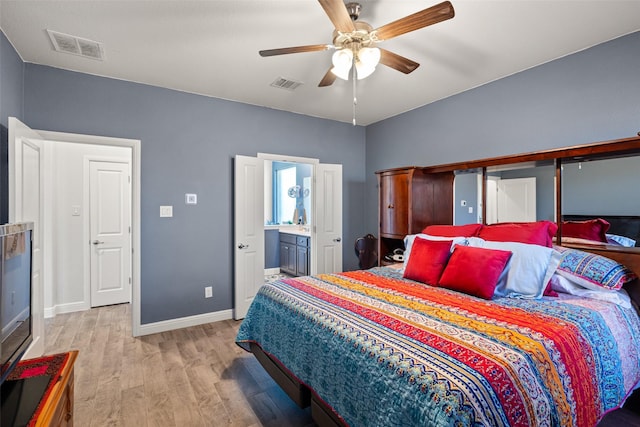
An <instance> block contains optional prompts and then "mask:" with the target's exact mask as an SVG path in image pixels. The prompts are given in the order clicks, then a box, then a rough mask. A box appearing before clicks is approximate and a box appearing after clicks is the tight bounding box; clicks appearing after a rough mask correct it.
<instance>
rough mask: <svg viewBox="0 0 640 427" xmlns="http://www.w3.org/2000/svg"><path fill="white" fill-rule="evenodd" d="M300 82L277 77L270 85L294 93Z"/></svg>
mask: <svg viewBox="0 0 640 427" xmlns="http://www.w3.org/2000/svg"><path fill="white" fill-rule="evenodd" d="M301 84H302V82H297V81H295V80H289V79H285V78H284V77H278V78H277V79H275V80H274V81H273V83H271V86H273V87H279V88H280V89H286V90H291V91H294V90H296V88H297V87H298V86H300V85H301Z"/></svg>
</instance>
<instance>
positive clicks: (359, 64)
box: [356, 47, 380, 80]
mask: <svg viewBox="0 0 640 427" xmlns="http://www.w3.org/2000/svg"><path fill="white" fill-rule="evenodd" d="M357 56H358V59H357V60H356V72H357V75H358V80H362V79H364V78H367V77H369V76H370V75H371V74H372V73H373V72H374V71H375V69H376V65H378V63H379V62H380V49H378V48H377V47H363V48H362V49H360V50H359V51H358V55H357Z"/></svg>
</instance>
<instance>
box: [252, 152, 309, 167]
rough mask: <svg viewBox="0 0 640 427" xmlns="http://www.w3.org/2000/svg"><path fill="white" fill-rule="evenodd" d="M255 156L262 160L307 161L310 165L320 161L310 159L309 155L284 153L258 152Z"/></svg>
mask: <svg viewBox="0 0 640 427" xmlns="http://www.w3.org/2000/svg"><path fill="white" fill-rule="evenodd" d="M257 157H258V158H259V159H263V160H271V161H272V162H293V163H309V164H312V165H317V164H318V163H320V160H319V159H312V158H311V157H295V156H287V155H285V154H269V153H258V156H257Z"/></svg>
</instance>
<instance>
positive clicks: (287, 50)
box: [258, 44, 333, 56]
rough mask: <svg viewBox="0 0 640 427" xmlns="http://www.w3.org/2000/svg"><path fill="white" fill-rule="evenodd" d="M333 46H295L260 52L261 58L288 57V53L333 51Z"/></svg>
mask: <svg viewBox="0 0 640 427" xmlns="http://www.w3.org/2000/svg"><path fill="white" fill-rule="evenodd" d="M332 48H333V45H330V44H311V45H308V46H294V47H281V48H279V49H267V50H261V51H260V52H258V53H259V54H260V56H275V55H286V54H288V53H302V52H318V51H321V50H329V49H332Z"/></svg>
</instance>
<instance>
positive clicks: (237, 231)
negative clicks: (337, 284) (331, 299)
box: [234, 153, 342, 319]
mask: <svg viewBox="0 0 640 427" xmlns="http://www.w3.org/2000/svg"><path fill="white" fill-rule="evenodd" d="M265 161H272V162H274V161H275V162H290V163H301V164H309V165H311V166H312V172H311V180H310V182H311V187H312V189H313V190H314V191H310V197H309V202H308V203H309V204H308V206H310V214H308V215H310V217H311V218H312V219H311V221H312V222H313V226H312V227H310V229H309V234H310V239H311V245H310V251H311V257H310V263H309V264H310V272H309V273H310V274H317V273H331V272H337V271H342V165H330V164H322V163H320V162H319V160H318V159H309V158H303V157H291V156H283V155H274V154H264V153H258V156H257V157H247V156H239V155H238V156H235V182H234V187H235V190H234V193H235V196H234V211H235V212H234V264H235V266H234V271H235V275H234V276H235V277H234V318H235V319H242V318H244V316H245V315H246V312H247V310H248V308H249V305H250V304H251V302H252V301H253V297H254V296H255V294H256V292H257V290H258V288H259V287H260V286H262V284H263V283H264V271H265V247H264V246H265V226H266V225H265V224H266V223H265V202H264V200H265V196H264V193H265V183H264V181H265V179H264V177H265V173H264V169H265ZM294 190H295V189H294ZM301 206H302V207H304V201H303V202H302V205H301ZM299 212H300V211H298V215H296V214H294V215H292V221H291V222H294V221H293V218H294V216H295V217H296V218H298V219H299V218H300V217H301V215H299ZM303 218H304V217H303ZM296 222H297V221H296ZM295 226H297V224H295Z"/></svg>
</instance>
